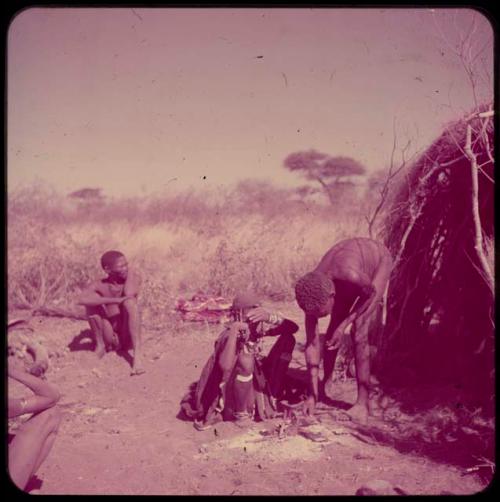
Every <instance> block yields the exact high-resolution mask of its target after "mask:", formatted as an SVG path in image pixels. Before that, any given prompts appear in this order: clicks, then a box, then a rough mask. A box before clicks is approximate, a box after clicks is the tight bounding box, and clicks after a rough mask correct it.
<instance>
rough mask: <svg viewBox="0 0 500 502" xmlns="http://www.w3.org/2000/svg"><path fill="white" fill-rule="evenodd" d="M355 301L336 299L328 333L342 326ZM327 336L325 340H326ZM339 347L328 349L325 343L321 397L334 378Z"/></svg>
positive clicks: (331, 333) (330, 333)
mask: <svg viewBox="0 0 500 502" xmlns="http://www.w3.org/2000/svg"><path fill="white" fill-rule="evenodd" d="M352 303H353V301H351V299H348V300H347V301H345V300H343V299H341V298H339V299H336V300H335V303H334V305H333V309H332V313H331V315H330V322H329V324H328V328H327V330H326V333H327V334H328V335H330V336H331V335H333V333H335V330H336V329H337V328H338V327H339V326H340V324H341V323H342V321H343V320H344V319H345V318H346V317H347V316H348V315H349V309H350V308H351V305H352ZM326 341H327V340H326V337H325V342H326ZM338 352H339V349H333V350H326V347H325V345H323V381H322V383H321V384H320V399H322V398H324V397H325V396H326V394H325V387H326V385H327V383H328V382H329V381H330V379H331V378H332V374H333V370H334V369H335V361H336V360H337V355H338Z"/></svg>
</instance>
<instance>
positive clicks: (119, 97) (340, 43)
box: [7, 8, 493, 195]
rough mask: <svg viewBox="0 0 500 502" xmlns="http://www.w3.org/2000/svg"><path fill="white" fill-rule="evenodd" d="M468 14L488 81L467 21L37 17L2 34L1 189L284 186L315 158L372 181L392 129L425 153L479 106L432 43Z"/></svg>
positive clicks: (115, 11) (453, 31)
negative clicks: (310, 153)
mask: <svg viewBox="0 0 500 502" xmlns="http://www.w3.org/2000/svg"><path fill="white" fill-rule="evenodd" d="M474 16H475V18H476V24H475V29H474V31H473V33H472V37H471V39H472V40H473V41H474V47H477V48H481V47H483V46H485V50H484V52H483V53H482V55H481V56H480V57H478V59H477V62H480V61H481V60H483V59H484V64H483V62H482V61H481V65H482V66H481V67H482V68H483V67H484V74H485V75H486V74H487V73H488V72H489V73H490V74H492V73H493V47H492V39H493V33H492V29H491V26H490V24H489V22H488V21H487V20H486V18H484V17H483V16H482V15H481V14H480V13H479V12H476V11H473V10H470V9H462V10H458V11H456V10H447V9H446V10H445V9H435V10H432V9H409V8H408V9H407V8H405V9H298V8H296V9H214V8H211V9H171V8H162V9H141V8H136V9H131V8H108V9H104V8H99V9H96V8H81V9H77V8H64V9H62V8H30V9H28V10H25V11H23V12H21V13H19V14H18V15H17V16H16V17H15V18H14V20H13V21H12V24H11V26H10V29H9V33H8V46H7V51H8V60H7V63H8V67H7V85H8V93H7V100H8V104H7V111H8V122H7V134H8V136H7V138H8V145H7V147H8V158H7V160H8V163H7V165H8V171H7V172H8V189H9V190H11V189H12V188H15V187H16V186H18V185H19V184H24V183H27V182H28V183H29V182H32V181H34V180H37V179H38V180H44V181H47V182H49V183H50V184H52V185H54V186H55V187H56V188H57V189H60V190H63V191H65V192H66V191H71V190H76V189H78V188H83V187H100V188H103V190H104V192H105V193H107V194H110V195H121V194H126V195H132V194H142V193H144V192H147V191H150V190H158V189H161V188H162V187H163V186H164V185H165V184H166V183H168V182H169V180H172V179H173V178H175V180H174V181H172V182H171V183H174V184H176V185H178V186H186V185H188V184H192V185H193V186H203V184H220V183H228V182H233V181H236V180H238V179H241V178H247V177H258V178H268V179H270V180H272V181H274V182H276V183H281V184H285V183H286V184H291V183H296V182H297V180H298V179H299V178H298V177H297V176H296V175H292V174H289V173H287V172H286V171H285V169H284V168H283V159H284V158H285V157H286V155H287V154H289V153H291V152H293V151H298V150H307V149H310V148H315V149H317V150H319V151H322V152H325V153H330V154H332V155H345V156H351V157H353V158H355V159H357V160H359V161H361V162H362V163H364V164H365V165H366V167H367V168H368V169H370V170H372V169H377V168H381V167H383V166H385V165H386V164H387V162H388V159H389V157H390V154H391V148H392V141H393V134H392V127H393V118H394V117H395V116H396V117H397V120H398V130H399V135H400V138H401V141H403V137H404V135H405V134H406V135H409V136H410V137H412V138H414V145H417V144H418V146H423V145H425V144H427V143H429V142H430V141H432V140H433V138H434V137H435V136H436V135H437V134H439V132H440V131H441V128H442V126H443V124H444V123H445V122H446V121H448V120H450V119H453V118H456V117H458V116H459V115H460V114H461V113H462V112H463V111H465V110H468V109H469V108H470V107H471V106H472V104H473V99H472V93H471V86H470V83H469V81H468V79H467V76H466V73H465V71H464V69H463V67H462V66H461V64H460V61H459V59H458V58H457V57H456V56H455V55H454V54H453V53H452V51H451V50H450V48H449V47H448V46H447V44H446V42H445V41H444V40H443V39H442V36H441V35H440V33H442V34H444V35H445V37H446V39H447V40H448V41H449V42H450V43H451V44H452V46H453V45H454V44H455V43H456V41H457V40H458V38H457V34H458V33H460V32H461V33H466V32H467V28H468V27H469V26H471V21H472V18H473V17H474ZM485 44H486V45H485ZM491 87H492V83H491V82H487V83H486V84H484V85H482V87H480V88H479V93H480V95H481V94H482V95H483V96H488V95H491V94H492V90H491ZM204 176H205V177H206V179H203V177H204Z"/></svg>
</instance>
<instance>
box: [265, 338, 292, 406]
mask: <svg viewBox="0 0 500 502" xmlns="http://www.w3.org/2000/svg"><path fill="white" fill-rule="evenodd" d="M294 348H295V337H294V336H293V335H292V334H290V333H285V334H282V335H281V336H280V337H279V338H278V340H276V343H275V344H274V345H273V347H272V348H271V350H270V351H269V354H268V355H267V357H266V359H265V361H264V373H265V376H266V379H267V381H268V383H269V391H270V392H271V396H272V397H273V398H275V399H279V398H280V397H281V394H282V393H283V390H284V386H285V376H286V372H287V371H288V366H289V365H290V361H291V360H292V353H293V349H294Z"/></svg>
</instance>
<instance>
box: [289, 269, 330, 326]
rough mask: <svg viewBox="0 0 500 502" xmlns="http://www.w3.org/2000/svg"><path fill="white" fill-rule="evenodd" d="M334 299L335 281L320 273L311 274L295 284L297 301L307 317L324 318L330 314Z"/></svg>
mask: <svg viewBox="0 0 500 502" xmlns="http://www.w3.org/2000/svg"><path fill="white" fill-rule="evenodd" d="M334 298H335V286H334V284H333V281H332V280H331V279H330V278H329V277H327V276H326V275H325V274H322V273H320V272H309V273H308V274H306V275H304V276H303V277H301V278H300V279H299V280H298V281H297V283H296V284H295V299H296V300H297V303H298V305H299V307H300V308H301V309H302V310H303V311H304V312H305V314H306V315H311V316H314V317H324V316H326V315H328V314H330V312H331V311H332V307H333V303H334Z"/></svg>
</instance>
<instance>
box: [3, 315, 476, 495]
mask: <svg viewBox="0 0 500 502" xmlns="http://www.w3.org/2000/svg"><path fill="white" fill-rule="evenodd" d="M280 310H281V311H282V312H284V313H286V315H289V316H290V317H291V318H294V319H296V320H298V321H301V318H300V313H299V312H297V311H296V310H295V309H294V307H293V306H289V305H280ZM32 322H33V323H34V325H35V333H36V336H38V337H39V338H40V339H41V340H43V341H44V344H46V346H47V347H49V348H50V350H49V352H50V353H51V357H50V366H49V370H48V372H47V378H48V379H49V380H50V381H51V382H53V383H54V384H55V385H57V387H58V388H59V389H60V391H61V393H62V395H63V397H62V398H61V401H60V404H59V406H60V407H61V409H62V410H63V411H64V418H63V421H62V425H61V428H60V432H59V436H58V439H57V441H56V443H55V445H54V448H53V450H52V452H51V454H50V455H49V457H48V458H47V460H46V462H45V463H44V464H43V465H42V466H41V468H40V470H39V472H38V473H37V478H38V481H36V482H35V483H34V485H33V486H34V487H33V491H32V492H33V493H40V494H148V495H149V494H151V495H152V494H158V495H160V494H221V495H222V494H225V495H227V494H234V495H244V494H259V495H266V494H268V495H274V494H280V495H295V494H301V495H315V494H318V495H341V494H343V495H353V494H354V493H355V492H356V490H357V488H358V487H359V486H361V485H362V484H364V483H367V482H369V481H371V480H374V479H383V480H387V481H388V482H389V483H390V484H392V485H393V486H397V487H400V488H401V489H403V490H405V491H406V492H407V493H410V494H439V493H441V492H442V491H447V492H452V493H456V494H459V493H460V494H471V493H475V492H478V491H480V490H482V489H483V488H484V487H485V485H486V483H485V481H484V480H481V479H480V478H479V477H478V476H477V475H476V474H474V473H465V471H464V469H463V467H460V466H456V465H452V464H447V463H446V462H437V461H434V460H431V459H430V458H429V457H428V456H427V455H425V454H419V453H418V452H417V450H415V451H408V452H406V453H402V452H400V451H398V449H397V448H395V447H394V445H388V444H387V443H385V444H384V443H382V442H380V441H377V439H376V438H375V439H374V438H371V439H370V437H369V436H368V435H367V434H366V431H362V430H358V428H357V427H356V425H355V424H349V423H347V424H344V423H339V422H338V421H336V420H335V408H334V407H331V406H330V407H329V406H326V405H325V406H320V409H319V410H318V423H317V424H315V425H314V426H313V427H312V428H311V429H310V430H311V431H312V432H316V433H318V432H320V433H322V434H323V436H324V440H323V441H321V442H316V441H313V440H311V439H308V438H307V437H305V436H304V435H301V434H298V433H293V434H292V433H291V434H288V435H286V436H285V437H283V438H278V437H277V435H276V434H274V432H273V431H275V429H276V427H277V425H278V424H279V422H280V420H279V419H274V420H271V421H268V422H264V423H255V424H253V425H252V426H251V427H250V428H249V429H248V430H242V429H240V428H238V427H237V426H236V425H235V424H233V423H230V422H224V423H220V424H217V425H216V426H215V428H214V429H210V430H207V431H202V432H198V431H196V430H195V429H194V428H193V426H192V423H191V422H188V421H183V420H180V419H179V418H177V413H178V411H179V402H180V400H181V398H182V396H183V395H184V394H185V392H186V391H187V389H188V387H189V384H190V383H192V382H193V381H195V380H196V379H197V378H198V376H199V373H200V370H201V368H202V366H203V364H204V362H205V361H206V359H207V357H208V355H209V354H210V351H211V350H212V347H213V342H214V340H215V338H216V336H217V334H218V333H219V331H220V329H221V327H220V326H209V325H205V326H200V325H194V324H183V325H182V324H180V323H177V322H176V321H174V320H168V322H167V321H165V322H164V323H163V325H161V326H159V325H158V324H156V325H155V326H152V325H150V324H148V323H147V322H146V324H145V330H144V336H143V338H144V350H145V356H146V357H145V367H146V373H145V374H144V375H141V376H136V377H131V376H129V369H130V366H129V362H128V361H127V360H126V359H124V358H123V357H119V356H118V355H117V354H115V353H109V354H106V355H105V356H104V357H103V359H101V360H98V359H97V358H96V357H95V355H94V354H93V352H91V350H89V349H92V347H93V341H92V340H91V339H90V338H88V333H86V330H87V325H86V323H85V322H84V321H76V320H68V319H58V318H46V317H39V318H34V319H33V320H32ZM303 337H304V335H303V333H302V331H301V332H299V333H298V342H299V343H298V348H297V350H296V353H295V354H294V361H293V365H294V366H295V368H297V371H300V370H301V369H302V368H303V363H304V361H303V359H304V356H303V353H302V352H301V350H300V347H301V346H303V343H304V339H303ZM75 340H76V342H75ZM301 344H302V345H301ZM335 388H336V392H337V394H336V396H335V399H337V400H338V401H340V402H344V403H348V402H352V400H353V399H354V396H355V382H354V381H353V380H352V379H348V380H347V381H346V382H337V384H336V386H335ZM11 390H12V392H21V390H20V389H18V388H17V387H15V386H13V387H12V389H11ZM11 425H12V429H15V425H16V422H13V423H12V424H11ZM266 432H267V435H266ZM453 447H459V445H455V446H453Z"/></svg>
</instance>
